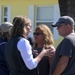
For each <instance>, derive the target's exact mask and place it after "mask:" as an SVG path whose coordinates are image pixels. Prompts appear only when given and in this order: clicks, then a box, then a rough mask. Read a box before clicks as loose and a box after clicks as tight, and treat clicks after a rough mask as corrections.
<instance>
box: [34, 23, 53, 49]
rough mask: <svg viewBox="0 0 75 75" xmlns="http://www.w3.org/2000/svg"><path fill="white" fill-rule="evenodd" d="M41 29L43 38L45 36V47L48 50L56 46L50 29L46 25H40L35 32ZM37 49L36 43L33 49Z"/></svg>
mask: <svg viewBox="0 0 75 75" xmlns="http://www.w3.org/2000/svg"><path fill="white" fill-rule="evenodd" d="M37 29H39V30H41V32H42V34H43V36H44V45H45V47H46V48H48V47H50V45H53V44H54V40H53V35H52V32H51V30H50V28H49V27H48V26H47V25H45V24H40V25H39V26H37V27H36V28H35V31H36V30H37ZM35 47H37V43H35V42H34V44H33V48H35Z"/></svg>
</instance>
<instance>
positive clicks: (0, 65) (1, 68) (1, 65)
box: [0, 22, 13, 75]
mask: <svg viewBox="0 0 75 75" xmlns="http://www.w3.org/2000/svg"><path fill="white" fill-rule="evenodd" d="M12 26H13V25H12V24H11V23H10V22H4V23H2V24H1V25H0V31H1V33H2V35H1V36H0V75H9V69H8V67H7V63H6V59H5V46H6V43H7V41H8V39H9V38H10V34H9V31H10V28H11V27H12Z"/></svg>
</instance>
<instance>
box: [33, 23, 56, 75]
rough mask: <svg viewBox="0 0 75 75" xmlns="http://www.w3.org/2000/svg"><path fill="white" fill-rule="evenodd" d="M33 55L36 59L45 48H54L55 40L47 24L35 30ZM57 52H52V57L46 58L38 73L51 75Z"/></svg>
mask: <svg viewBox="0 0 75 75" xmlns="http://www.w3.org/2000/svg"><path fill="white" fill-rule="evenodd" d="M33 35H34V44H33V55H34V57H36V56H37V55H38V54H39V53H40V52H41V50H42V48H43V46H44V47H45V48H46V49H49V48H50V47H52V48H54V47H53V44H54V40H53V35H52V32H51V30H50V28H49V27H48V26H47V25H45V24H40V25H39V26H37V27H36V28H35V30H34V33H33ZM54 53H55V51H54V50H52V52H51V53H50V56H49V57H48V56H45V57H43V59H42V60H41V62H40V63H39V65H38V67H37V71H38V74H39V75H49V69H50V63H51V60H52V57H53V55H54Z"/></svg>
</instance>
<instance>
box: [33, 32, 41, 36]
mask: <svg viewBox="0 0 75 75" xmlns="http://www.w3.org/2000/svg"><path fill="white" fill-rule="evenodd" d="M41 34H42V33H39V32H37V33H35V32H34V33H33V35H34V36H35V35H36V36H38V35H41Z"/></svg>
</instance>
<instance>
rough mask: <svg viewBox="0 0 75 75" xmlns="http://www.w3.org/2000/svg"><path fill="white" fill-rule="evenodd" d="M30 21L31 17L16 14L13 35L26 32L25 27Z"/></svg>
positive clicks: (21, 34)
mask: <svg viewBox="0 0 75 75" xmlns="http://www.w3.org/2000/svg"><path fill="white" fill-rule="evenodd" d="M29 23H30V19H28V18H26V17H23V16H16V17H15V18H14V19H13V28H12V36H15V35H20V36H23V34H24V27H25V26H26V25H27V24H29Z"/></svg>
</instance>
